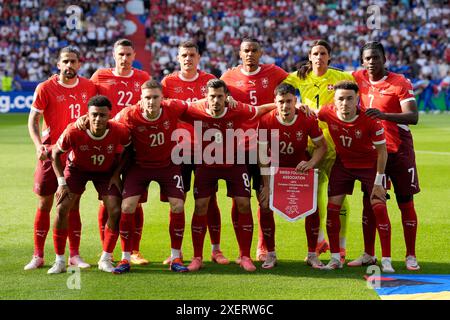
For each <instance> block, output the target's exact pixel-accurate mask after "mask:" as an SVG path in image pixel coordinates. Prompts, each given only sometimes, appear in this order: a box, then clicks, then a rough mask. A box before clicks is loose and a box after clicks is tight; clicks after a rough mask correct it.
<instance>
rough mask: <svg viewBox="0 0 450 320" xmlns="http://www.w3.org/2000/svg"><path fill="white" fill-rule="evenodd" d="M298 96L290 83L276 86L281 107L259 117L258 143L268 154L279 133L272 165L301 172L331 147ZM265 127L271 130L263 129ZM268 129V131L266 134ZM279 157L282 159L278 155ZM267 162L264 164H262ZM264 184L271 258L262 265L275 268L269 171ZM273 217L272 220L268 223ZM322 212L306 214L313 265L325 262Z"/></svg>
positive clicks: (264, 223) (264, 221) (264, 226)
mask: <svg viewBox="0 0 450 320" xmlns="http://www.w3.org/2000/svg"><path fill="white" fill-rule="evenodd" d="M296 101H297V98H296V97H295V89H294V87H292V86H291V85H289V84H286V83H282V84H280V85H279V86H278V87H277V88H276V89H275V104H276V105H277V109H275V110H272V111H271V112H269V113H267V114H265V115H264V116H263V117H262V118H261V119H260V121H259V127H258V130H259V132H260V133H261V134H260V135H259V138H258V143H259V146H260V148H261V149H262V150H261V152H260V154H262V155H266V154H267V150H268V149H269V150H270V151H272V150H271V146H270V142H271V140H272V138H271V137H272V136H273V135H277V136H276V137H277V138H278V139H277V140H278V142H279V149H278V150H279V154H278V155H275V154H273V153H272V152H271V153H272V154H271V166H275V167H291V168H296V169H297V171H299V172H306V171H308V170H310V169H312V168H315V167H316V166H317V164H318V163H319V162H320V160H321V159H322V158H323V156H324V154H325V153H326V151H327V144H326V141H325V139H323V134H322V130H320V128H319V125H318V122H317V120H316V119H315V117H307V116H306V115H305V114H304V113H303V112H301V111H299V110H297V109H296V107H295V104H296ZM262 130H267V132H263V131H262ZM265 133H267V134H265ZM308 136H309V137H311V140H312V141H313V143H314V145H315V147H316V148H315V150H314V153H313V156H312V157H311V158H310V159H308V158H309V156H307V151H306V149H307V144H308ZM277 158H278V159H277ZM263 166H265V165H263V164H261V161H260V167H263ZM262 177H263V181H262V183H263V186H262V192H261V199H260V200H261V201H260V206H261V220H260V222H261V229H262V231H263V236H264V241H265V243H266V245H267V251H268V253H267V258H266V261H265V262H264V263H263V265H262V267H263V268H265V269H271V268H273V267H274V266H275V265H276V263H277V257H276V254H275V221H274V219H273V211H272V210H270V208H269V175H262ZM263 215H271V216H272V217H271V219H265V217H264V216H263ZM270 221H272V223H267V222H270ZM319 224H320V220H319V213H318V211H316V212H315V213H314V214H312V215H309V216H308V217H306V221H305V229H306V235H307V239H308V258H307V264H308V265H310V266H312V267H313V268H320V267H322V266H323V264H322V262H320V260H319V259H318V257H317V254H316V246H317V237H318V232H319Z"/></svg>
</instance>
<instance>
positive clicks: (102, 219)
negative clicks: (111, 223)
mask: <svg viewBox="0 0 450 320" xmlns="http://www.w3.org/2000/svg"><path fill="white" fill-rule="evenodd" d="M97 216H98V231H99V232H100V241H101V243H102V244H103V240H105V226H106V222H107V221H108V211H107V210H106V207H105V206H104V205H103V204H100V205H99V206H98V214H97Z"/></svg>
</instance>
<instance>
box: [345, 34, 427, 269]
mask: <svg viewBox="0 0 450 320" xmlns="http://www.w3.org/2000/svg"><path fill="white" fill-rule="evenodd" d="M360 57H361V64H362V65H363V66H364V68H365V70H360V71H356V72H354V73H353V76H354V77H355V79H356V81H357V82H358V85H359V87H360V88H361V93H360V96H361V103H362V105H363V106H364V107H366V108H367V109H368V110H367V111H366V114H367V115H368V116H370V117H372V118H374V119H380V120H382V123H383V126H384V128H385V130H386V141H387V150H388V155H389V156H388V161H387V165H386V175H387V176H388V177H389V178H390V180H391V181H392V184H393V185H394V191H395V197H396V199H397V204H398V207H399V209H400V211H401V214H402V223H403V233H404V237H405V244H406V267H407V269H408V270H419V269H420V266H419V264H418V263H417V259H416V252H415V246H416V233H417V215H416V211H415V209H414V200H413V196H414V194H416V193H418V192H419V191H420V188H419V180H418V174H417V167H416V160H415V153H414V145H413V139H412V135H411V131H410V129H409V127H408V125H409V124H417V121H418V119H419V114H418V112H417V104H416V100H415V97H414V92H413V88H412V85H411V83H410V82H409V80H408V79H406V78H405V77H404V76H402V75H400V74H396V73H393V72H389V71H387V70H386V68H385V66H384V64H385V63H386V57H385V53H384V48H383V45H382V44H381V43H379V42H369V43H366V44H365V45H364V46H363V47H362V48H361V56H360ZM364 216H366V217H367V218H366V219H367V220H368V223H363V230H364V235H365V236H364V243H365V251H366V254H365V255H363V256H362V257H361V258H360V259H358V260H356V261H354V263H352V264H353V265H361V264H364V263H367V261H368V260H372V258H371V257H370V256H373V254H371V253H372V252H373V246H374V242H375V235H374V223H373V214H372V213H371V212H370V206H368V201H367V199H366V200H365V201H364ZM371 217H372V218H371Z"/></svg>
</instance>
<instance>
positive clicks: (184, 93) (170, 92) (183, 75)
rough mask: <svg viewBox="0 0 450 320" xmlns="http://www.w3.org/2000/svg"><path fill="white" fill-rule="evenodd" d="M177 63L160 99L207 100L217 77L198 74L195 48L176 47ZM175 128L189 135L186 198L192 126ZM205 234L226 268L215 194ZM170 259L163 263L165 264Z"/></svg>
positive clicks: (187, 183) (213, 255)
mask: <svg viewBox="0 0 450 320" xmlns="http://www.w3.org/2000/svg"><path fill="white" fill-rule="evenodd" d="M177 59H178V63H179V64H180V70H179V71H175V72H173V73H171V74H169V75H167V76H166V77H164V79H162V81H161V84H162V87H163V95H164V97H165V98H170V99H181V100H184V101H187V102H195V101H198V100H200V99H203V98H204V97H205V96H206V91H207V90H206V84H207V82H208V81H209V80H211V79H215V78H216V77H215V76H213V75H212V74H209V73H206V72H204V71H201V70H198V65H199V63H200V54H199V51H198V46H197V44H196V43H195V42H193V41H184V42H181V43H180V44H179V46H178V55H177ZM178 128H181V129H185V130H187V131H188V132H189V133H190V137H191V138H190V139H189V135H184V136H183V139H182V141H180V142H179V144H180V145H181V144H187V145H189V146H190V148H183V150H184V153H185V154H183V157H187V158H190V163H182V164H181V172H182V175H183V184H184V192H185V194H186V193H187V192H188V191H189V190H190V187H191V177H192V173H195V165H194V159H193V152H190V151H192V150H194V148H195V144H194V139H193V136H194V127H193V126H192V124H189V123H186V122H183V121H179V123H178ZM207 216H208V218H207V219H208V230H209V235H210V238H211V247H212V248H211V260H212V261H213V262H216V263H218V264H228V263H229V261H228V259H227V258H225V256H224V255H223V253H222V251H221V249H220V233H221V224H222V223H221V217H220V210H219V206H218V204H217V198H216V195H215V194H214V195H213V196H211V200H210V203H209V205H208V214H207ZM169 262H170V257H169V258H167V259H166V260H165V261H164V263H165V264H168V263H169Z"/></svg>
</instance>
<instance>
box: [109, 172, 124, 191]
mask: <svg viewBox="0 0 450 320" xmlns="http://www.w3.org/2000/svg"><path fill="white" fill-rule="evenodd" d="M113 185H114V186H116V188H117V189H118V190H119V191H120V192H122V180H121V179H120V176H119V175H116V174H113V175H112V177H111V179H110V180H109V185H108V190H111V187H112V186H113Z"/></svg>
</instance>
